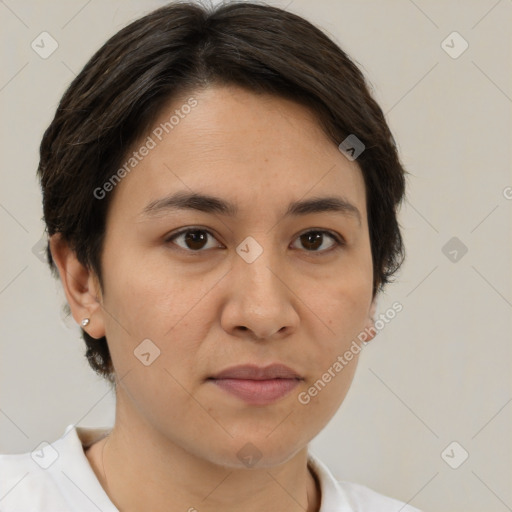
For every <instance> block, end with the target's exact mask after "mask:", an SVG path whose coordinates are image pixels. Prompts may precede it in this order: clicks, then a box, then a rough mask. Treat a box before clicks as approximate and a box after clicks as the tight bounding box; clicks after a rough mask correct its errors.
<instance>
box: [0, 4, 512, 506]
mask: <svg viewBox="0 0 512 512" xmlns="http://www.w3.org/2000/svg"><path fill="white" fill-rule="evenodd" d="M270 3H272V4H273V5H277V6H281V7H286V8H287V9H289V10H291V11H293V12H296V13H298V14H301V15H303V16H305V17H306V18H307V19H309V20H310V21H312V22H314V23H316V24H317V25H319V26H320V27H321V28H323V29H324V30H325V31H326V32H327V33H328V34H329V35H331V37H333V38H334V39H335V40H336V41H337V42H338V43H339V44H340V45H341V47H342V48H343V49H344V50H345V51H347V52H348V54H349V55H350V56H351V57H352V58H353V59H354V60H355V61H356V62H357V63H358V64H359V66H360V67H361V68H362V70H363V72H364V73H365V75H366V77H367V78H368V79H369V81H370V83H371V84H372V85H373V88H374V94H375V96H376V98H377V101H379V103H380V105H381V106H382V108H383V110H384V112H385V113H386V117H387V119H388V122H389V124H390V127H391V129H392V131H393V134H394V137H395V139H396V141H397V144H398V146H399V149H400V152H401V156H402V160H403V162H404V165H405V167H406V168H407V170H408V171H409V172H410V173H411V174H410V176H409V177H408V191H407V201H406V202H405V203H404V205H403V208H402V210H401V212H400V223H401V226H402V228H403V234H404V238H405V244H406V250H407V259H406V262H405V264H404V266H403V268H402V270H401V271H400V273H399V274H398V276H397V280H396V282H395V283H394V284H391V285H389V286H388V288H387V290H386V293H385V294H384V295H383V296H381V298H380V303H379V307H378V313H377V315H378V314H379V313H383V312H384V311H386V310H387V309H388V308H389V307H390V305H391V304H392V303H393V302H395V301H398V302H400V303H401V304H402V305H403V310H402V311H401V312H400V313H399V314H397V315H396V317H395V318H394V319H393V320H392V321H391V322H389V324H387V325H386V327H385V328H384V329H383V330H382V331H381V332H380V333H379V335H378V336H377V337H376V338H375V340H374V341H372V342H371V343H370V344H369V345H368V346H366V347H365V348H364V350H363V351H362V354H361V359H360V362H359V368H358V372H357V373H356V378H355V381H354V383H353V385H352V388H351V390H350V392H349V394H348V397H347V398H346V400H345V402H344V403H343V405H342V406H341V408H340V410H339V411H338V413H337V414H336V416H335V417H334V418H333V420H332V421H331V422H330V423H329V425H328V426H327V427H326V428H325V430H324V431H323V432H322V433H321V434H320V435H319V436H318V437H317V438H316V439H315V440H314V441H313V442H312V443H311V445H310V448H311V451H313V452H314V453H316V454H317V455H318V456H319V457H320V459H321V460H323V461H324V462H325V463H326V464H327V465H328V466H329V467H330V468H331V470H332V471H333V473H334V474H335V475H336V476H337V477H338V478H340V479H346V480H350V481H356V482H359V483H362V484H365V485H367V486H369V487H372V488H373V489H375V490H377V491H379V492H382V493H384V494H387V495H391V496H394V497H396V498H399V499H401V500H403V501H410V503H411V504H412V505H414V506H416V507H418V508H421V509H424V510H425V511H426V510H430V511H435V512H442V511H446V512H463V511H464V512H477V511H478V512H481V511H483V510H485V511H486V512H504V511H506V510H512V486H511V485H510V482H511V481H512V469H511V468H512V436H510V432H511V430H512V429H511V426H512V385H511V378H510V375H511V361H512V358H511V355H512V354H511V353H512V348H511V347H512V344H511V335H510V333H511V317H512V315H511V308H512V279H511V270H510V269H511V261H512V259H511V256H512V251H511V249H512V237H511V229H512V225H511V224H512V223H511V219H512V216H511V211H512V176H511V173H510V170H511V163H512V159H511V151H510V148H511V142H512V139H511V132H512V130H511V124H512V123H511V113H512V86H511V84H512V70H511V65H510V63H511V62H512V55H511V51H512V50H511V49H512V44H511V43H512V40H511V39H512V38H511V33H512V26H511V25H512V24H511V20H512V2H511V1H510V0H499V1H496V0H480V1H477V0H472V1H469V0H465V1H462V0H459V1H455V0H450V1H446V0H415V1H412V0H388V1H387V2H381V1H377V0H362V1H358V2H355V1H346V0H339V1H336V0H318V1H314V2H313V1H309V2H308V1H306V0H291V1H290V0H285V1H272V2H270ZM163 4H164V2H158V1H156V0H153V1H149V0H144V1H134V0H131V1H126V0H124V1H122V0H108V1H101V2H100V1H99V0H90V1H85V0H80V1H78V0H73V1H69V0H68V1H64V0H59V1H57V0H53V1H46V2H36V1H35V0H31V1H29V0H25V1H23V0H22V1H16V2H15V1H14V0H5V1H0V27H1V30H0V34H1V35H0V37H1V39H2V46H1V55H2V67H1V69H0V112H1V118H0V119H1V123H0V129H1V136H0V140H1V141H2V153H1V155H2V160H1V165H0V169H1V171H0V172H1V184H2V186H1V187H0V226H1V244H2V246H1V264H0V307H1V323H0V325H1V338H0V451H1V452H5V453H17V452H25V451H30V450H32V449H34V448H35V447H36V446H37V445H38V444H39V443H40V442H41V441H43V440H46V441H49V442H51V441H54V440H56V439H57V438H59V437H60V436H61V435H62V434H63V433H64V429H65V427H66V426H67V425H68V424H71V423H74V424H79V425H82V426H109V425H112V424H113V421H114V397H113V396H112V395H111V393H110V392H109V388H108V386H107V385H106V384H105V383H103V382H102V381H101V379H100V378H99V377H97V376H96V375H95V374H94V373H93V371H92V370H91V369H90V368H89V366H88V364H87V362H86V359H85V357H84V355H83V354H84V351H85V344H84V342H83V341H82V340H81V338H80V336H79V328H78V326H76V325H74V321H73V320H72V319H68V320H65V319H63V318H62V316H61V309H62V304H63V300H64V296H63V293H62V292H61V291H60V283H59V282H58V281H55V280H54V279H53V278H52V277H51V275H50V272H49V270H48V268H47V266H46V264H45V263H43V262H42V261H41V260H40V259H39V258H38V257H37V248H38V245H37V244H38V241H39V240H40V239H41V236H42V234H43V230H44V224H43V222H42V220H41V217H42V207H41V194H40V190H39V185H38V183H37V180H36V175H35V172H36V168H37V164H38V149H39V143H40V140H41V137H42V134H43V131H44V129H45V128H46V127H47V126H48V124H49V123H50V121H51V119H52V117H53V115H54V113H55V109H56V107H57V103H58V101H59V100H60V98H61V96H62V94H63V92H64V90H65V88H66V87H67V86H68V84H69V83H70V81H71V80H72V79H73V77H74V76H75V75H76V74H77V73H78V72H79V71H80V70H81V68H82V67H83V65H84V64H85V63H86V61H87V60H88V59H89V58H90V57H91V56H92V54H93V53H94V52H95V51H96V50H97V49H98V48H99V47H100V46H101V45H102V44H103V43H104V42H105V41H106V40H107V38H108V37H110V36H111V35H112V34H114V33H115V32H117V31H118V30H119V29H120V28H121V27H123V26H125V25H126V24H127V23H128V22H130V21H132V20H134V19H136V18H138V17H140V16H141V15H143V14H145V13H147V12H149V11H150V10H152V9H154V8H156V7H159V6H161V5H163ZM42 32H48V33H49V34H50V35H51V37H52V38H53V39H54V40H55V41H56V42H57V44H58V47H57V49H56V50H55V51H54V52H53V53H52V54H51V55H49V56H48V57H47V58H42V56H41V55H40V54H39V53H37V52H36V51H35V50H34V49H33V48H32V46H31V44H32V42H33V41H34V40H36V42H37V41H38V40H40V39H37V38H38V37H39V35H40V34H41V33H42ZM454 32H456V34H454ZM44 37H47V36H44ZM47 41H50V40H49V39H47ZM466 45H467V48H466ZM45 47H46V48H47V51H49V50H50V49H51V46H50V45H49V44H47V45H45ZM453 442H455V443H456V444H452V443H453ZM466 452H467V454H468V455H469V456H468V458H467V460H465V461H464V462H463V463H462V464H460V462H461V461H462V460H463V458H464V457H465V453H466ZM459 464H460V465H459ZM456 466H458V467H456ZM0 499H1V497H0ZM0 507H1V501H0Z"/></svg>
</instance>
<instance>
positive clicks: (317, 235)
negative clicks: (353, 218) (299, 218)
mask: <svg viewBox="0 0 512 512" xmlns="http://www.w3.org/2000/svg"><path fill="white" fill-rule="evenodd" d="M297 240H300V244H301V246H302V247H303V248H304V249H306V251H308V252H324V251H327V250H329V249H331V248H333V247H335V246H337V245H338V246H339V245H342V243H341V241H339V240H338V239H337V237H335V236H334V234H331V233H329V232H328V231H318V230H317V231H307V232H305V233H302V234H301V235H299V237H298V238H297ZM326 241H330V242H331V243H330V244H329V243H327V244H326ZM318 249H320V250H318Z"/></svg>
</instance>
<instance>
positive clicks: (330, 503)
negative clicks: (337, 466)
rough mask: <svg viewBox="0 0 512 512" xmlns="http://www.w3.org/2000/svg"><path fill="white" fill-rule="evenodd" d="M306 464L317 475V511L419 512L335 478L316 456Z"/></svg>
mask: <svg viewBox="0 0 512 512" xmlns="http://www.w3.org/2000/svg"><path fill="white" fill-rule="evenodd" d="M308 464H309V465H310V467H311V469H312V470H313V471H314V473H315V474H316V476H317V477H318V480H319V484H320V489H321V493H322V499H321V505H320V511H319V512H334V511H338V510H343V511H347V512H375V511H377V510H378V511H379V512H397V511H400V512H420V511H419V510H418V509H417V508H414V507H413V506H411V505H409V504H407V503H404V502H403V501H400V500H397V499H394V498H390V497H388V496H384V495H383V494H380V493H378V492H376V491H374V490H372V489H370V488H368V487H366V486H364V485H361V484H356V483H352V482H346V481H342V480H337V479H336V478H335V477H334V475H333V474H332V473H331V471H330V470H329V469H328V468H327V466H326V465H324V464H323V463H322V462H321V461H320V460H319V459H318V458H317V457H316V456H314V455H313V454H311V453H309V458H308Z"/></svg>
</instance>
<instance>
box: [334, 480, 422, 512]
mask: <svg viewBox="0 0 512 512" xmlns="http://www.w3.org/2000/svg"><path fill="white" fill-rule="evenodd" d="M337 483H338V486H339V487H340V489H341V490H342V492H343V493H344V494H345V495H346V497H347V499H348V501H349V503H350V505H351V506H352V509H353V510H354V512H356V511H357V512H374V511H375V510H378V511H379V512H397V511H398V510H399V511H400V512H420V511H419V510H418V509H417V508H414V507H413V506H411V505H408V504H406V503H404V502H403V501H400V500H396V499H394V498H390V497H388V496H384V495H383V494H380V493H378V492H376V491H374V490H372V489H370V488H369V487H366V486H364V485H360V484H356V483H352V482H345V481H337Z"/></svg>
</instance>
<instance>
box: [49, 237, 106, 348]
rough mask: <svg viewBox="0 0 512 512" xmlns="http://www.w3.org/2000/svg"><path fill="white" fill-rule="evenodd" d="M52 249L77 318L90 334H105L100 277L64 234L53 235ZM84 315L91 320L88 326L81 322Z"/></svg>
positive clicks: (71, 307) (65, 290) (67, 297)
mask: <svg viewBox="0 0 512 512" xmlns="http://www.w3.org/2000/svg"><path fill="white" fill-rule="evenodd" d="M50 250H51V253H52V258H53V261H55V264H56V265H57V268H58V270H59V275H60V280H61V283H62V287H63V288H64V293H65V294H66V299H67V301H68V304H69V307H70V309H71V313H72V315H73V318H74V319H75V321H76V322H77V324H78V325H80V326H81V328H82V329H84V330H85V331H87V333H88V334H89V335H90V336H92V337H93V338H96V339H99V338H102V337H103V336H105V322H104V315H103V310H102V307H101V301H102V299H101V288H100V286H99V281H98V278H97V276H96V275H95V273H94V272H92V271H91V270H89V269H88V268H87V267H85V266H84V265H82V264H81V263H80V262H79V261H78V259H77V257H76V254H75V252H74V251H73V250H72V249H70V247H69V245H68V243H67V242H66V241H64V240H63V239H62V237H61V235H60V233H56V234H55V235H52V236H51V237H50ZM84 318H88V319H89V324H88V325H87V326H85V327H84V326H82V325H81V322H82V320H83V319H84Z"/></svg>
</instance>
